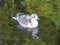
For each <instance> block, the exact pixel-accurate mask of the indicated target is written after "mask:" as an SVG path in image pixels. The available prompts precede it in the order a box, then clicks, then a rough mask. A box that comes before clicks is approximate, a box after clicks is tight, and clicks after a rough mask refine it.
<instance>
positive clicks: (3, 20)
mask: <svg viewBox="0 0 60 45" xmlns="http://www.w3.org/2000/svg"><path fill="white" fill-rule="evenodd" d="M20 2H24V3H23V4H19V3H20ZM37 8H38V9H37ZM59 9H60V0H38V1H37V0H16V1H15V2H14V0H9V1H8V0H4V1H3V0H2V2H1V4H0V40H2V43H1V41H0V45H60V44H59V41H60V36H59V34H60V28H59V27H60V10H59ZM14 11H15V12H23V13H25V14H27V13H28V14H32V13H36V14H38V16H39V18H40V20H39V37H40V38H39V39H38V40H34V39H32V37H31V33H29V34H28V33H23V32H21V31H20V29H17V28H16V27H14V26H13V25H14V24H17V21H15V20H13V19H12V18H11V16H12V13H13V12H14Z"/></svg>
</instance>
